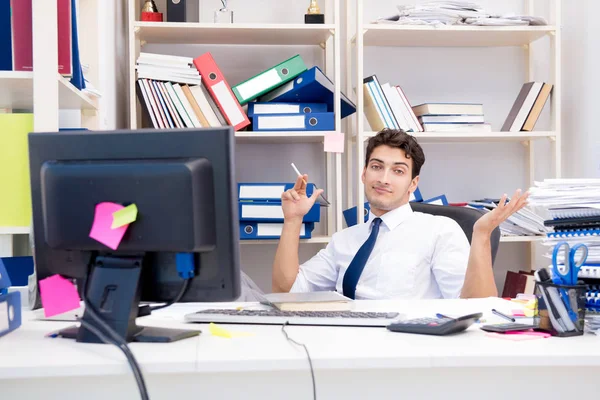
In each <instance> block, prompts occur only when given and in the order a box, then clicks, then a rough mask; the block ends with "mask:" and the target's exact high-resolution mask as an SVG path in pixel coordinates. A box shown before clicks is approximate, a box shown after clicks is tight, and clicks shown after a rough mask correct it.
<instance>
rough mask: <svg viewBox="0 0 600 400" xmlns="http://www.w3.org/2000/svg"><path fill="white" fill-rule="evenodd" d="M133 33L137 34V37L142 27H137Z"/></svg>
mask: <svg viewBox="0 0 600 400" xmlns="http://www.w3.org/2000/svg"><path fill="white" fill-rule="evenodd" d="M133 33H135V34H136V35H137V34H138V33H140V27H139V26H136V27H135V28H133Z"/></svg>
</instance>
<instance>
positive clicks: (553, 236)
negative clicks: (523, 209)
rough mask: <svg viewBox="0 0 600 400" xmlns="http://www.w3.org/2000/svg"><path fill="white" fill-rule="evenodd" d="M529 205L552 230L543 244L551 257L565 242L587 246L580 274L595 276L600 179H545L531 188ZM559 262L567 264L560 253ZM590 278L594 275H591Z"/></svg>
mask: <svg viewBox="0 0 600 400" xmlns="http://www.w3.org/2000/svg"><path fill="white" fill-rule="evenodd" d="M529 191H530V192H531V195H530V196H529V204H530V205H531V206H532V207H535V209H536V212H538V213H539V214H540V215H543V216H544V218H545V221H544V224H545V225H546V226H547V227H548V228H549V229H548V233H547V238H546V239H545V240H544V245H546V246H549V249H548V252H547V253H546V256H547V257H549V258H551V257H552V250H553V249H554V246H555V245H556V244H557V243H558V242H561V241H566V242H568V243H569V245H570V246H573V245H575V244H577V243H585V244H586V245H587V246H588V257H587V261H586V262H585V264H584V265H583V268H582V270H581V272H580V277H583V276H582V275H581V274H582V273H583V274H586V275H593V273H594V272H595V271H594V270H593V269H594V268H598V266H595V265H594V264H598V263H600V179H546V180H544V181H543V182H535V184H534V187H532V188H530V189H529ZM558 262H559V263H562V262H564V254H562V252H561V253H559V255H558ZM590 277H591V276H590Z"/></svg>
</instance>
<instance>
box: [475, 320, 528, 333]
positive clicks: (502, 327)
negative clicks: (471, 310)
mask: <svg viewBox="0 0 600 400" xmlns="http://www.w3.org/2000/svg"><path fill="white" fill-rule="evenodd" d="M480 328H481V329H483V330H484V331H486V332H499V333H504V332H510V331H526V330H528V329H535V328H538V326H536V325H529V324H520V323H518V322H508V323H506V324H490V325H483V326H480Z"/></svg>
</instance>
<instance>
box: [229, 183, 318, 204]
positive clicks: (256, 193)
mask: <svg viewBox="0 0 600 400" xmlns="http://www.w3.org/2000/svg"><path fill="white" fill-rule="evenodd" d="M293 187H294V183H238V199H239V201H263V202H267V201H268V202H278V203H280V204H281V194H282V193H283V192H285V191H286V190H289V189H291V188H293ZM314 190H315V185H314V184H312V183H309V184H308V185H306V195H307V196H308V197H310V196H312V194H313V192H314Z"/></svg>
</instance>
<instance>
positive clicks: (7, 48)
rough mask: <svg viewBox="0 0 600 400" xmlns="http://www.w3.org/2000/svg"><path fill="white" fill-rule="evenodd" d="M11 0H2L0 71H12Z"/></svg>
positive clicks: (0, 15) (0, 10)
mask: <svg viewBox="0 0 600 400" xmlns="http://www.w3.org/2000/svg"><path fill="white" fill-rule="evenodd" d="M12 69H13V60H12V25H11V18H10V0H0V71H12Z"/></svg>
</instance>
